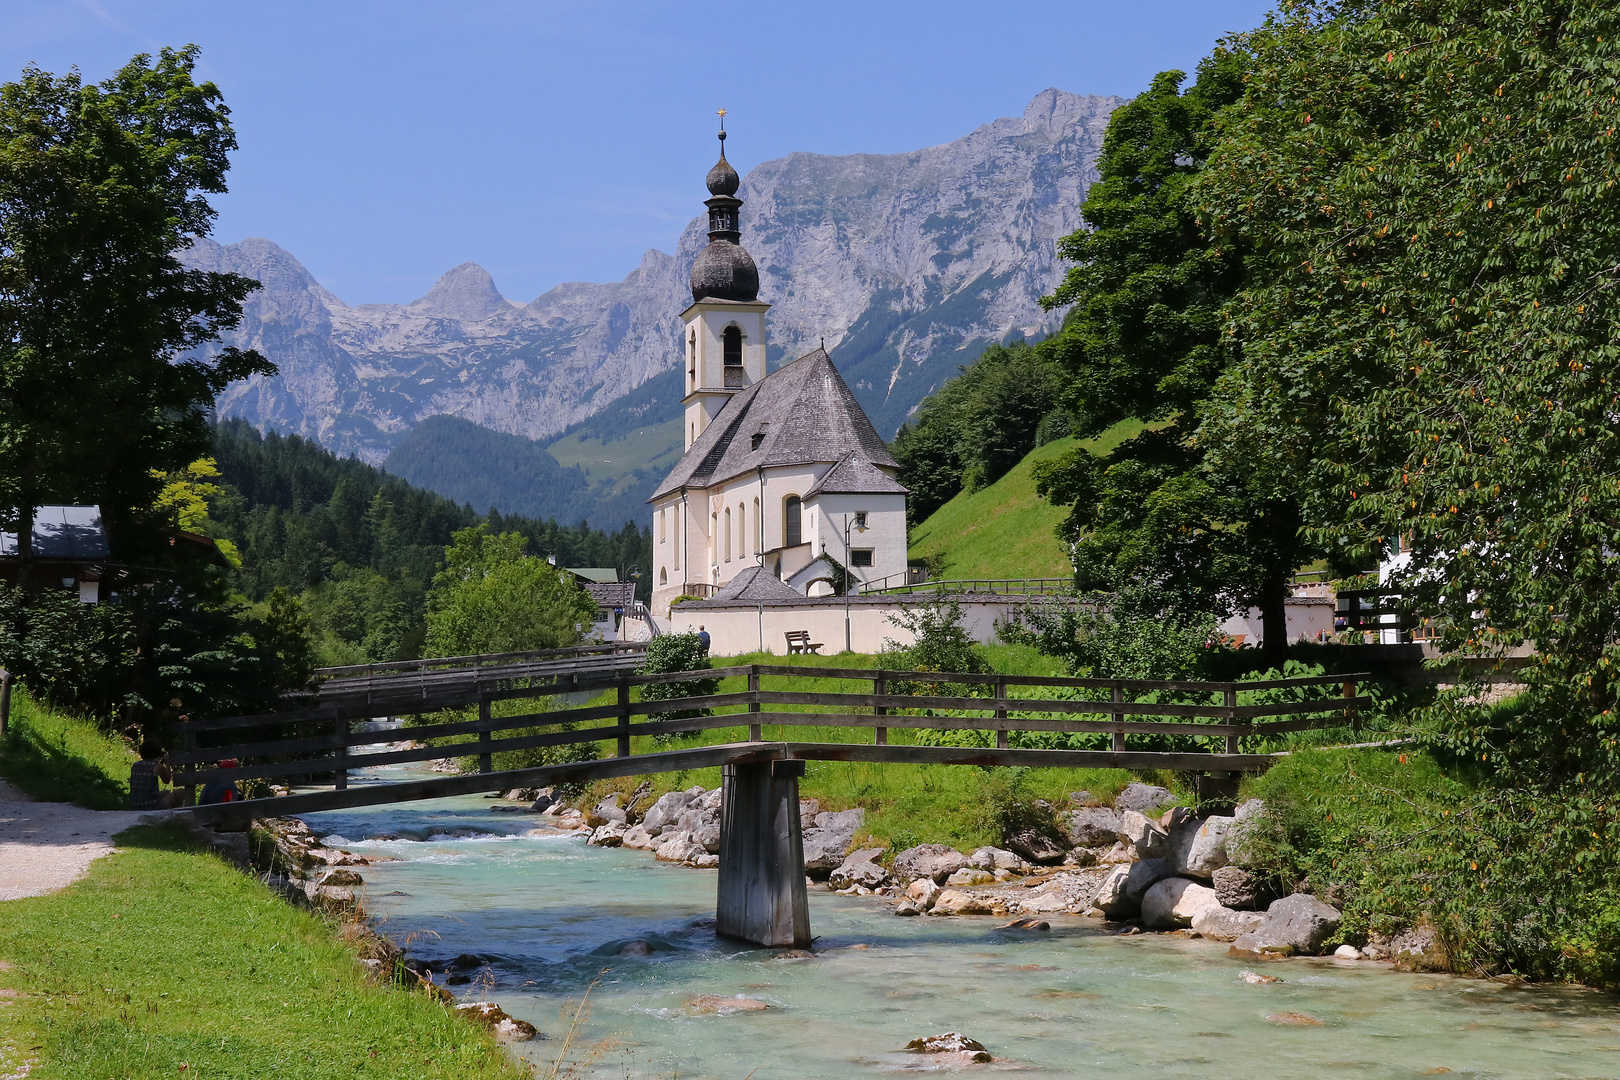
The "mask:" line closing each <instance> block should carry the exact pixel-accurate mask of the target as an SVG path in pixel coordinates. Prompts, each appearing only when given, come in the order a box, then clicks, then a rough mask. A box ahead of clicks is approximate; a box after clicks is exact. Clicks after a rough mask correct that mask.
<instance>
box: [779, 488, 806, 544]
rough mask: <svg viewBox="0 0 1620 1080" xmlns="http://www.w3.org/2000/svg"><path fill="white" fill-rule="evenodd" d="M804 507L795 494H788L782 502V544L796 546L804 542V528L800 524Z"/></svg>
mask: <svg viewBox="0 0 1620 1080" xmlns="http://www.w3.org/2000/svg"><path fill="white" fill-rule="evenodd" d="M803 512H804V508H803V507H802V506H801V505H800V503H799V497H798V496H797V495H789V496H788V497H787V500H786V501H785V502H784V503H783V504H782V546H783V547H798V546H799V545H800V544H802V543H804V530H803V526H802V524H801V519H802V517H803Z"/></svg>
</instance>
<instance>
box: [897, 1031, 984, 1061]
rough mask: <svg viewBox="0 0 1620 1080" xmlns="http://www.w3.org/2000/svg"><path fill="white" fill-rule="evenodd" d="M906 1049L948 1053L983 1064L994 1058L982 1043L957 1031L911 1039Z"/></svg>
mask: <svg viewBox="0 0 1620 1080" xmlns="http://www.w3.org/2000/svg"><path fill="white" fill-rule="evenodd" d="M906 1049H907V1050H910V1051H911V1052H912V1053H914V1054H938V1055H950V1056H951V1057H954V1058H958V1059H960V1060H961V1061H962V1062H963V1063H966V1064H983V1063H985V1062H989V1061H994V1060H995V1059H994V1058H992V1057H991V1056H990V1052H989V1051H988V1050H986V1049H985V1048H984V1044H983V1043H981V1042H979V1041H978V1040H976V1039H970V1038H968V1037H967V1036H966V1035H963V1034H962V1033H961V1032H959V1031H947V1032H945V1034H943V1035H928V1036H925V1037H923V1038H921V1039H912V1040H911V1041H910V1042H908V1043H906Z"/></svg>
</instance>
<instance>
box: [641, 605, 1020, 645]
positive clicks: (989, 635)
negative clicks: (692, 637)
mask: <svg viewBox="0 0 1620 1080" xmlns="http://www.w3.org/2000/svg"><path fill="white" fill-rule="evenodd" d="M1016 606H1017V605H1016V604H1015V603H1013V602H1011V601H1010V600H1009V599H1008V598H1006V597H997V598H993V599H992V598H986V599H984V600H973V599H964V600H962V615H963V624H964V626H965V627H966V628H967V631H968V633H969V634H970V635H971V636H972V637H973V640H975V641H977V642H980V643H981V644H990V643H992V642H994V641H996V640H997V639H996V623H997V621H999V620H1005V619H1007V618H1008V617H1009V616H1010V615H1011V614H1012V613H1013V611H1014V610H1015V608H1016ZM902 610H904V609H903V608H902V606H901V605H900V604H898V603H875V602H873V601H872V600H865V601H861V600H855V601H854V602H852V603H851V604H850V606H849V621H850V637H851V644H852V647H853V649H854V651H855V652H858V653H876V652H882V651H883V649H884V647H885V642H886V641H887V640H891V639H892V640H894V641H896V642H898V643H899V644H901V645H910V644H912V642H913V640H914V638H913V637H912V635H911V633H910V632H909V631H907V630H905V629H904V628H902V627H900V626H897V625H895V624H894V623H893V622H891V621H889V620H890V617H891V616H893V615H895V614H896V613H897V612H900V611H902ZM699 626H702V627H703V628H704V629H705V630H707V631H708V632H709V639H710V640H709V652H710V653H711V654H712V655H714V656H738V655H741V654H742V653H751V652H768V653H771V654H773V655H776V656H782V655H785V654H786V653H787V638H786V634H787V632H788V631H789V630H807V631H809V633H810V640H811V641H819V642H821V643H822V649H821V652H822V653H823V654H824V655H827V654H832V653H837V652H842V651H843V649H844V604H843V600H842V598H840V597H827V598H825V599H819V600H801V601H799V602H798V603H796V604H780V605H771V604H766V605H763V606H760V605H754V606H741V605H738V606H732V605H727V606H725V607H708V606H706V605H703V604H693V603H691V602H688V603H685V604H677V605H676V606H675V607H674V609H673V610H672V611H671V612H670V615H669V619H668V620H667V629H666V632H667V633H673V634H683V633H696V632H697V630H698V627H699Z"/></svg>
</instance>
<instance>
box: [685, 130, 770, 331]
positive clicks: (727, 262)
mask: <svg viewBox="0 0 1620 1080" xmlns="http://www.w3.org/2000/svg"><path fill="white" fill-rule="evenodd" d="M716 113H717V115H718V116H719V117H720V160H719V161H717V162H715V163H714V168H712V169H710V170H709V175H708V176H707V177H705V182H706V183H707V184H708V186H709V198H708V199H705V200H704V205H705V206H707V207H708V208H709V246H708V247H706V248H704V249H703V250H702V251H701V252H699V253H698V257H697V260H696V261H695V262H694V263H693V264H692V299H694V300H703V299H705V298H709V299H718V300H739V301H753V300H756V299H758V298H759V270H758V269H757V268H756V267H755V266H754V260H753V259H752V258H750V257H749V255H748V252H746V251H744V250H743V248H742V246H741V245H740V244H739V243H738V241H739V240H741V239H742V229H741V226H740V223H739V222H738V220H737V211H738V210H740V209H742V204H743V203H742V200H741V199H739V198H737V189H738V188H739V187H740V186H742V178H741V177H739V176H738V175H737V170H736V169H734V168H732V167H731V162H729V161H727V160H726V127H725V124H726V110H725V109H718V110H716Z"/></svg>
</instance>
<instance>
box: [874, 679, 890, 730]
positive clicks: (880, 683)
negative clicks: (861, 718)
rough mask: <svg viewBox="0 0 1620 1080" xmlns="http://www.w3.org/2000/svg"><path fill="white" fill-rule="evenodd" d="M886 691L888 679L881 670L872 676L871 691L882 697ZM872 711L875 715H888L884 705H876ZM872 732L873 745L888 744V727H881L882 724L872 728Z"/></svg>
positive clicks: (887, 690)
mask: <svg viewBox="0 0 1620 1080" xmlns="http://www.w3.org/2000/svg"><path fill="white" fill-rule="evenodd" d="M888 692H889V680H888V678H887V676H885V675H884V674H883V672H882V671H879V672H878V673H877V674H876V675H874V676H872V693H873V694H874V695H875V696H877V697H882V696H883V695H885V694H887V693H888ZM872 712H873V713H874V714H875V715H877V716H887V715H889V709H888V707H887V706H885V705H878V706H876V707H874V708H873V709H872ZM873 732H874V735H873V740H874V743H875V745H877V746H888V745H889V729H888V728H886V727H883V726H881V725H880V726H878V727H877V728H874V729H873Z"/></svg>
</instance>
